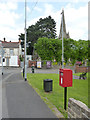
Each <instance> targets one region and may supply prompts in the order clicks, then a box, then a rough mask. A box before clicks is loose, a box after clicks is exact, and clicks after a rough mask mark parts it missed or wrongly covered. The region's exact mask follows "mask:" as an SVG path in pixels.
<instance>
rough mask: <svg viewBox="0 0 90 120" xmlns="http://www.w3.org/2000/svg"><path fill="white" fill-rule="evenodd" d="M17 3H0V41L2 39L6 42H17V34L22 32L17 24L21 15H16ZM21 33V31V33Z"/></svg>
mask: <svg viewBox="0 0 90 120" xmlns="http://www.w3.org/2000/svg"><path fill="white" fill-rule="evenodd" d="M17 9H18V4H17V3H12V2H6V3H5V2H2V3H0V39H1V40H2V39H3V38H4V37H5V38H6V39H7V41H10V40H11V41H17V39H18V34H19V33H20V31H22V30H21V29H20V28H19V27H20V25H19V24H17V21H18V20H19V19H20V17H21V15H19V14H18V13H16V10H17ZM22 32H23V31H22Z"/></svg>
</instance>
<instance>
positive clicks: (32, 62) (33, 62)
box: [28, 60, 37, 67]
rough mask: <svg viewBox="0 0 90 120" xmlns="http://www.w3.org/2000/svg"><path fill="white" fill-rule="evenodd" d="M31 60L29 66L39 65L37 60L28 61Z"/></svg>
mask: <svg viewBox="0 0 90 120" xmlns="http://www.w3.org/2000/svg"><path fill="white" fill-rule="evenodd" d="M28 62H29V67H31V66H32V64H34V66H35V67H36V66H37V61H30V60H29V61H28Z"/></svg>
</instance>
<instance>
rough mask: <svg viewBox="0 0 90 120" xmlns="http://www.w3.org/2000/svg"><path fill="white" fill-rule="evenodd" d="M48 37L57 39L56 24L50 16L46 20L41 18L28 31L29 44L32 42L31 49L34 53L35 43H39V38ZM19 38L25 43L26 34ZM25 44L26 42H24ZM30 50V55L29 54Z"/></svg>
mask: <svg viewBox="0 0 90 120" xmlns="http://www.w3.org/2000/svg"><path fill="white" fill-rule="evenodd" d="M42 37H47V38H56V22H55V21H54V19H52V17H51V16H48V17H46V18H44V19H42V18H40V19H39V21H37V22H36V24H35V25H31V26H29V27H28V29H27V42H31V44H30V47H31V48H30V47H29V48H28V49H31V51H32V52H33V46H34V43H36V42H37V40H38V38H42ZM19 38H20V39H22V40H23V41H24V34H22V33H21V34H20V35H19ZM23 43H24V42H23ZM29 51H30V50H28V54H29Z"/></svg>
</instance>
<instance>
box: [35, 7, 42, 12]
mask: <svg viewBox="0 0 90 120" xmlns="http://www.w3.org/2000/svg"><path fill="white" fill-rule="evenodd" d="M34 10H36V11H38V12H42V9H41V8H39V7H35V8H34Z"/></svg>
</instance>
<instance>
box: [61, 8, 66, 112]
mask: <svg viewBox="0 0 90 120" xmlns="http://www.w3.org/2000/svg"><path fill="white" fill-rule="evenodd" d="M61 14H62V69H64V42H63V16H64V10H62V13H61ZM66 106H67V87H65V88H64V109H65V110H66Z"/></svg>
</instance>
